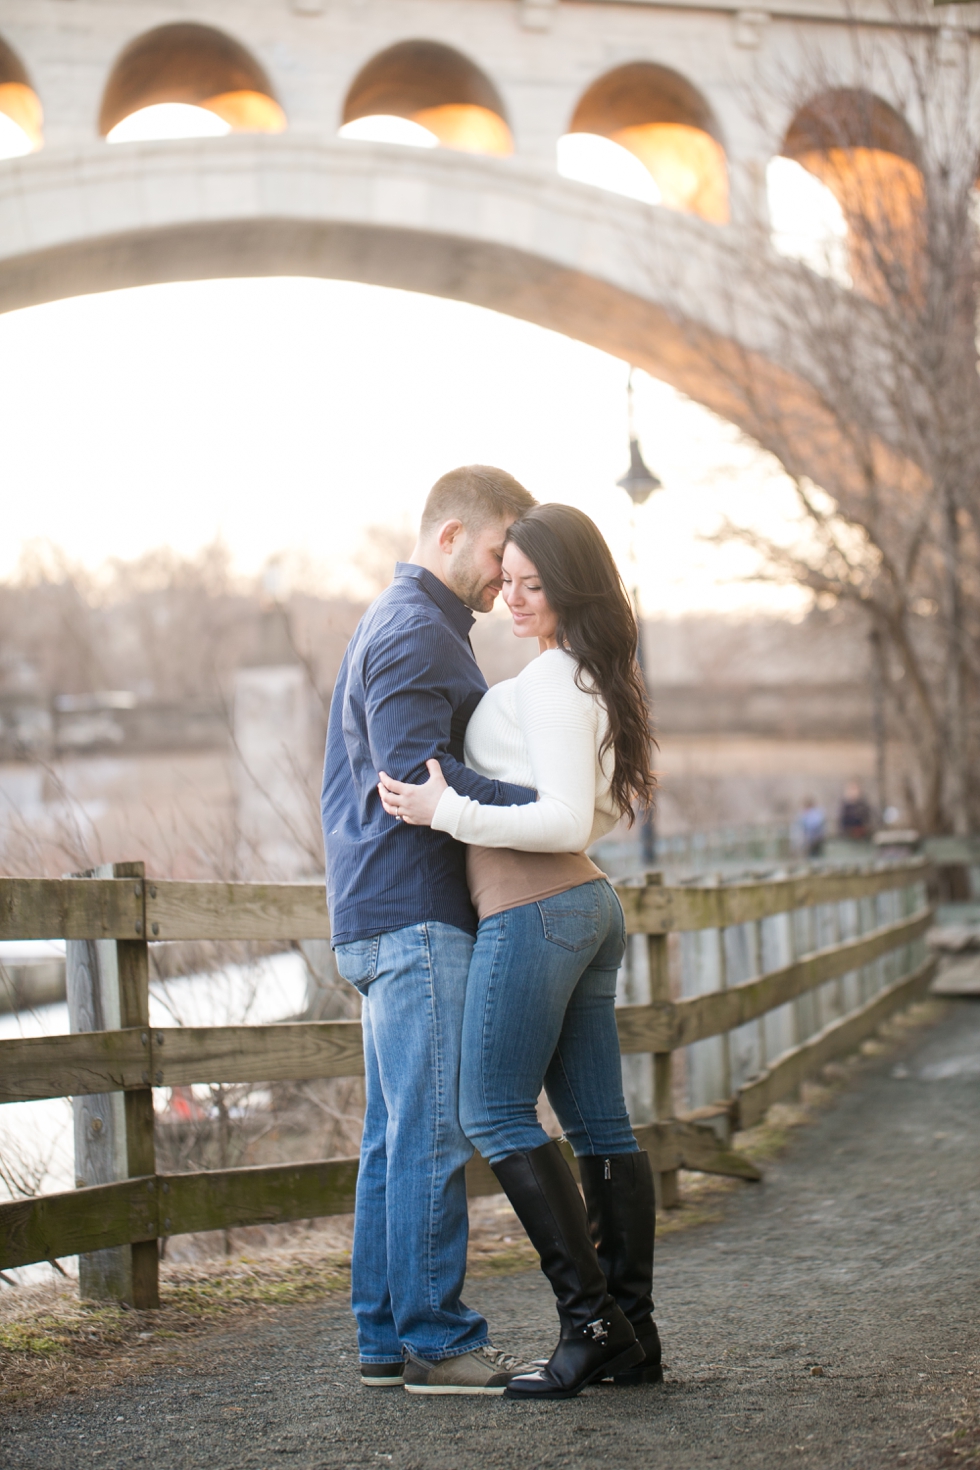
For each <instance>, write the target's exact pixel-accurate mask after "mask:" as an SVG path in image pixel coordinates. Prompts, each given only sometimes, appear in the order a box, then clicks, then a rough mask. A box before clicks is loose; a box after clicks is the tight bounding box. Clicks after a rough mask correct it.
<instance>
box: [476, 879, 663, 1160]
mask: <svg viewBox="0 0 980 1470" xmlns="http://www.w3.org/2000/svg"><path fill="white" fill-rule="evenodd" d="M625 948H626V926H625V923H624V920H623V911H622V909H621V907H620V904H619V899H618V898H617V897H616V895H615V893H614V892H613V890H612V888H611V887H610V885H609V884H608V883H607V882H606V880H605V879H604V878H599V879H596V880H595V881H594V882H592V883H582V884H580V885H579V886H578V887H577V888H570V889H568V890H567V891H566V892H565V893H558V894H556V895H555V896H554V897H553V898H545V899H541V900H540V901H539V902H537V903H528V904H522V905H521V906H520V907H519V908H513V909H505V910H504V912H503V913H501V914H493V915H492V916H491V917H490V918H488V919H484V920H482V921H481V923H480V928H479V932H478V934H477V938H476V945H475V947H474V949H473V957H472V959H471V961H470V974H469V980H468V982H467V986H466V1006H465V1009H464V1012H463V1054H462V1067H461V1072H460V1122H461V1123H462V1125H463V1130H464V1132H465V1133H466V1136H467V1138H469V1139H470V1140H471V1141H472V1143H473V1144H475V1146H476V1147H477V1148H478V1149H479V1151H480V1153H481V1154H482V1155H483V1156H484V1158H486V1159H489V1161H490V1163H491V1164H495V1163H497V1162H498V1161H499V1160H500V1159H505V1158H507V1156H508V1155H509V1154H514V1153H525V1152H528V1151H530V1150H531V1149H534V1148H538V1147H539V1146H540V1145H541V1144H543V1143H547V1142H548V1135H547V1133H545V1131H544V1129H543V1128H542V1127H541V1124H540V1123H539V1122H538V1116H537V1111H536V1106H535V1105H536V1103H537V1100H538V1096H539V1095H540V1092H541V1087H542V1084H543V1085H544V1087H545V1088H546V1090H547V1093H548V1100H549V1102H550V1103H551V1106H552V1107H553V1108H554V1110H555V1112H556V1114H557V1115H558V1121H559V1122H560V1123H561V1126H562V1128H563V1129H564V1132H565V1136H566V1138H567V1139H568V1140H569V1142H570V1143H571V1145H572V1148H573V1150H574V1152H575V1153H576V1155H578V1154H625V1153H634V1152H635V1151H636V1150H637V1147H638V1145H637V1142H636V1139H635V1138H634V1137H633V1131H632V1129H631V1127H630V1120H629V1114H628V1113H627V1111H626V1103H625V1101H624V1099H623V1074H622V1066H621V1063H620V1054H619V1037H618V1034H617V1031H616V1015H615V1004H616V973H617V971H618V969H619V966H620V963H621V962H622V958H623V953H624V951H625Z"/></svg>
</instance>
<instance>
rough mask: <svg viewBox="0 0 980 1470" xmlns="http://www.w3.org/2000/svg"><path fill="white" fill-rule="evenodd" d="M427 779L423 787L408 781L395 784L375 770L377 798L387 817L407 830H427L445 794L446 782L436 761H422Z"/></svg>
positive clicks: (381, 772) (389, 777) (388, 777)
mask: <svg viewBox="0 0 980 1470" xmlns="http://www.w3.org/2000/svg"><path fill="white" fill-rule="evenodd" d="M425 764H426V768H427V770H428V772H429V779H428V781H426V783H425V785H424V786H413V785H412V783H411V782H410V781H395V780H393V779H392V778H391V776H386V775H385V773H384V771H379V773H378V774H379V776H380V778H381V779H380V780H379V782H378V795H379V796H380V797H381V805H382V806H383V807H384V809H385V811H386V812H387V813H388V815H389V817H397V818H399V819H400V820H401V821H403V822H407V823H408V824H409V826H410V827H431V826H432V818H433V817H434V816H435V814H436V807H437V806H438V805H439V798H440V797H441V796H442V793H443V792H444V791H448V789H449V787H448V783H447V781H446V778H445V776H444V775H443V774H442V767H441V766H440V764H439V762H438V761H426V763H425Z"/></svg>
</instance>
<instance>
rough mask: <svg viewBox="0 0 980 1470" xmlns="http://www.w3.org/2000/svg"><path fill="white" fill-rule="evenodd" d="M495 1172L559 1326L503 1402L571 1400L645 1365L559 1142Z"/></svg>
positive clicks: (514, 1157) (514, 1158)
mask: <svg viewBox="0 0 980 1470" xmlns="http://www.w3.org/2000/svg"><path fill="white" fill-rule="evenodd" d="M493 1172H494V1173H495V1174H496V1176H497V1178H498V1179H499V1180H500V1183H501V1185H502V1186H503V1189H504V1193H505V1194H506V1195H507V1198H508V1199H509V1200H510V1202H511V1204H512V1205H513V1207H514V1210H515V1213H516V1214H517V1217H518V1219H519V1220H520V1222H521V1224H522V1225H523V1226H524V1229H525V1230H526V1231H527V1233H528V1236H529V1238H530V1240H531V1244H532V1245H533V1246H534V1248H535V1250H536V1251H537V1252H538V1255H539V1256H540V1257H541V1269H542V1271H543V1272H544V1274H545V1275H546V1276H547V1278H548V1280H549V1281H550V1282H551V1285H552V1289H553V1290H554V1293H555V1297H556V1299H557V1305H558V1319H559V1322H560V1323H561V1336H560V1337H559V1339H558V1346H557V1347H556V1348H555V1350H554V1352H553V1353H552V1355H551V1357H550V1358H549V1359H548V1362H547V1364H545V1366H544V1367H542V1368H539V1369H538V1370H537V1372H535V1373H522V1374H520V1375H518V1376H517V1377H516V1378H512V1379H511V1380H510V1383H509V1384H508V1385H507V1389H506V1391H505V1394H504V1397H505V1398H511V1399H514V1398H521V1399H526V1398H535V1399H570V1398H574V1396H575V1395H576V1394H577V1393H579V1392H580V1391H581V1389H583V1388H584V1387H585V1386H586V1384H588V1383H594V1382H596V1380H598V1379H600V1378H606V1377H608V1376H609V1375H610V1374H611V1373H618V1372H620V1371H622V1370H625V1369H628V1368H632V1367H634V1366H635V1365H637V1364H640V1363H642V1362H643V1349H642V1348H641V1347H640V1345H639V1343H638V1342H637V1340H636V1334H635V1333H634V1331H633V1329H632V1327H631V1326H630V1324H629V1322H628V1321H627V1319H626V1317H625V1316H624V1314H623V1312H622V1311H621V1310H620V1308H619V1307H618V1306H617V1305H616V1303H615V1302H614V1301H613V1299H612V1297H611V1296H610V1294H609V1292H608V1291H607V1289H606V1278H605V1277H604V1276H603V1274H602V1270H601V1269H600V1266H599V1262H598V1259H597V1257H596V1252H595V1247H594V1246H593V1244H592V1241H591V1239H590V1237H589V1224H588V1219H587V1217H586V1213H585V1209H584V1207H583V1205H582V1197H581V1195H580V1194H579V1192H578V1188H577V1187H576V1184H575V1180H574V1179H573V1177H572V1173H571V1170H570V1169H569V1167H568V1165H567V1164H566V1163H565V1160H564V1158H563V1157H562V1153H561V1150H560V1149H559V1147H558V1145H557V1144H556V1143H545V1144H542V1145H541V1147H540V1148H535V1149H532V1150H531V1151H530V1153H522V1154H510V1155H509V1156H508V1157H507V1158H506V1159H501V1161H500V1162H499V1163H498V1164H494V1165H493Z"/></svg>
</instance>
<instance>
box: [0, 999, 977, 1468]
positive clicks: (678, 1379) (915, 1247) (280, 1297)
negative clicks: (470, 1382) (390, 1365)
mask: <svg viewBox="0 0 980 1470" xmlns="http://www.w3.org/2000/svg"><path fill="white" fill-rule="evenodd" d="M900 1037H901V1032H900V1031H899V1032H896V1033H893V1037H892V1040H891V1042H890V1044H888V1045H881V1044H878V1045H877V1046H872V1047H870V1048H869V1051H870V1052H872V1053H875V1054H873V1055H871V1056H868V1057H866V1058H865V1060H864V1061H863V1062H861V1063H860V1064H859V1065H858V1066H857V1067H854V1068H852V1069H851V1070H850V1072H849V1074H848V1077H847V1080H846V1083H844V1084H843V1085H841V1087H840V1089H839V1090H838V1092H837V1093H836V1096H835V1097H834V1098H833V1099H832V1100H831V1101H830V1102H829V1104H828V1105H826V1106H823V1107H821V1108H819V1109H816V1110H813V1111H811V1115H810V1120H809V1123H808V1126H806V1127H802V1128H799V1129H796V1130H795V1131H794V1133H793V1137H792V1141H791V1143H790V1145H789V1147H788V1148H786V1149H785V1151H784V1152H783V1153H782V1154H781V1155H780V1156H779V1157H777V1158H776V1159H775V1160H774V1161H773V1162H772V1163H771V1164H770V1166H769V1168H768V1170H767V1174H766V1179H765V1182H764V1183H763V1184H762V1185H760V1186H754V1187H750V1186H742V1185H738V1186H734V1187H731V1186H729V1187H727V1188H723V1189H722V1190H720V1191H717V1192H715V1193H709V1194H708V1195H705V1196H702V1198H701V1200H700V1202H699V1201H697V1200H695V1203H694V1205H693V1206H692V1207H689V1209H690V1212H691V1214H690V1217H691V1218H694V1219H699V1220H700V1221H701V1223H700V1224H695V1226H694V1228H693V1229H688V1230H675V1231H673V1232H672V1233H667V1234H665V1236H664V1238H663V1240H662V1243H661V1245H660V1246H659V1248H658V1262H657V1278H658V1312H657V1315H658V1319H659V1321H660V1323H661V1330H662V1333H663V1336H664V1341H665V1345H666V1359H667V1363H668V1365H669V1367H668V1373H667V1381H666V1383H665V1385H664V1386H663V1387H662V1388H644V1389H629V1390H618V1389H612V1388H597V1389H592V1390H588V1391H587V1392H586V1393H585V1394H583V1395H582V1396H581V1398H579V1399H577V1400H574V1401H572V1402H570V1403H564V1404H542V1405H519V1404H511V1403H508V1402H505V1401H502V1400H497V1399H490V1400H483V1399H472V1398H470V1399H459V1398H453V1399H419V1398H416V1397H412V1396H409V1395H406V1394H404V1393H402V1392H401V1391H398V1390H394V1391H371V1390H365V1389H362V1388H361V1387H360V1386H359V1385H358V1382H357V1375H356V1365H357V1355H356V1345H355V1341H354V1334H353V1330H352V1324H351V1320H350V1316H349V1312H348V1309H347V1306H346V1303H345V1300H344V1290H343V1288H344V1282H345V1279H346V1270H345V1256H344V1253H343V1251H338V1252H337V1253H336V1254H335V1255H334V1256H333V1257H332V1258H330V1257H329V1256H328V1254H327V1253H325V1252H324V1251H323V1250H312V1251H311V1252H310V1254H309V1258H308V1259H306V1260H305V1263H304V1261H303V1260H302V1259H300V1257H301V1256H302V1252H300V1253H299V1255H297V1253H295V1252H294V1254H293V1256H292V1257H290V1261H289V1263H288V1264H287V1265H286V1266H284V1267H283V1268H282V1270H281V1271H280V1275H279V1278H278V1280H273V1277H272V1276H271V1275H270V1274H269V1273H268V1272H266V1273H265V1275H264V1276H263V1274H262V1272H261V1271H259V1270H258V1269H257V1268H253V1267H251V1266H250V1265H249V1263H248V1262H247V1261H245V1262H241V1261H236V1262H235V1263H233V1265H232V1267H231V1268H230V1269H229V1270H227V1271H226V1272H225V1273H224V1274H223V1275H221V1276H215V1275H214V1273H213V1271H212V1272H211V1275H210V1276H208V1274H207V1271H206V1270H205V1268H204V1267H199V1268H191V1267H188V1266H184V1267H176V1266H175V1267H172V1268H171V1273H172V1274H171V1276H170V1277H169V1278H168V1293H169V1305H168V1308H167V1311H166V1312H165V1313H161V1314H160V1316H159V1317H156V1318H155V1317H154V1316H153V1315H152V1314H142V1315H141V1316H140V1315H138V1314H119V1313H114V1312H112V1310H111V1309H95V1308H87V1309H84V1310H85V1312H87V1313H88V1314H90V1316H89V1320H90V1321H91V1323H92V1326H91V1332H92V1338H93V1344H94V1345H93V1349H92V1353H91V1356H90V1359H88V1360H86V1359H85V1357H84V1354H83V1353H81V1350H80V1349H79V1348H78V1346H77V1342H76V1348H75V1350H74V1351H73V1352H67V1351H65V1352H57V1351H49V1352H48V1354H47V1356H45V1349H44V1346H43V1343H42V1342H41V1341H40V1340H39V1341H37V1342H35V1343H34V1344H33V1345H32V1344H31V1343H30V1342H27V1341H25V1342H23V1343H21V1344H20V1348H19V1350H18V1349H17V1344H16V1343H15V1342H14V1341H13V1339H12V1338H11V1337H10V1335H9V1330H10V1326H11V1325H12V1322H13V1319H10V1321H9V1323H8V1336H7V1338H6V1340H7V1342H8V1345H9V1346H10V1347H11V1348H13V1349H14V1351H12V1352H9V1353H8V1355H7V1356H8V1366H9V1365H10V1363H11V1361H12V1360H13V1359H15V1358H22V1359H24V1358H32V1359H34V1360H36V1361H37V1362H47V1363H48V1364H49V1368H48V1369H47V1370H46V1371H47V1374H48V1376H47V1378H46V1382H45V1385H44V1391H43V1392H40V1391H38V1389H37V1383H36V1381H35V1382H34V1388H33V1389H32V1390H31V1391H30V1392H26V1391H20V1392H18V1391H17V1390H16V1384H15V1385H14V1392H13V1395H12V1397H11V1398H10V1399H8V1408H7V1411H6V1413H5V1415H4V1418H3V1422H2V1425H0V1463H2V1464H3V1466H4V1467H5V1470H62V1467H64V1470H69V1467H71V1470H90V1467H92V1470H94V1467H96V1466H98V1467H100V1470H130V1467H136V1466H150V1467H154V1470H155V1467H160V1470H199V1467H200V1470H239V1467H240V1470H246V1467H248V1470H253V1467H257V1470H258V1467H272V1466H275V1465H279V1464H282V1463H283V1460H284V1457H285V1458H286V1459H287V1461H288V1462H289V1463H293V1464H296V1465H297V1466H301V1467H309V1470H313V1467H323V1470H347V1467H351V1470H354V1467H357V1470H361V1467H367V1466H377V1465H391V1466H394V1467H398V1470H444V1467H445V1470H505V1467H506V1470H511V1467H517V1470H525V1467H527V1470H531V1467H534V1470H537V1467H539V1466H541V1467H546V1466H547V1467H550V1466H556V1467H557V1466H582V1467H585V1466H592V1465H595V1464H597V1463H598V1464H604V1465H605V1464H608V1465H610V1466H615V1467H620V1466H622V1467H624V1470H633V1467H636V1470H639V1467H640V1466H642V1467H644V1470H657V1467H661V1466H662V1467H663V1470H701V1467H709V1466H714V1465H719V1466H723V1467H726V1470H727V1467H732V1470H743V1467H744V1470H750V1467H751V1470H771V1467H782V1466H784V1465H785V1466H788V1465H794V1466H796V1465H801V1466H804V1467H805V1466H812V1467H814V1470H898V1467H901V1466H915V1467H923V1470H933V1467H936V1470H938V1467H948V1466H957V1465H963V1466H966V1465H980V1413H978V1401H980V1271H978V1253H977V1240H978V1234H980V1146H978V1139H980V1004H977V1003H976V1002H969V1001H967V1002H959V1003H956V1004H953V1005H950V1006H948V1007H947V1008H945V1010H944V1011H943V1012H942V1014H941V1017H940V1019H939V1020H938V1021H935V1022H934V1024H932V1025H930V1026H928V1027H920V1028H919V1029H908V1030H907V1031H906V1032H905V1033H904V1040H903V1039H899V1038H900ZM487 1208H488V1210H492V1211H498V1213H496V1214H494V1213H492V1212H491V1213H488V1214H487V1218H486V1220H485V1221H484V1222H483V1225H482V1227H481V1228H482V1231H483V1235H484V1236H485V1237H486V1243H485V1249H483V1252H482V1256H481V1258H480V1260H475V1261H474V1265H475V1266H476V1267H477V1270H476V1271H475V1272H474V1275H473V1279H472V1280H471V1281H470V1282H469V1285H468V1291H467V1296H468V1299H469V1300H471V1302H472V1303H473V1305H475V1306H478V1307H480V1308H481V1309H482V1310H483V1311H485V1312H486V1314H487V1316H488V1318H489V1320H490V1323H491V1327H492V1329H493V1332H494V1336H495V1340H496V1342H497V1343H498V1345H499V1346H503V1347H506V1348H508V1349H510V1350H512V1351H519V1352H521V1353H522V1354H524V1355H527V1356H532V1355H537V1354H539V1353H541V1352H542V1351H546V1350H547V1349H548V1347H549V1345H550V1342H551V1339H552V1338H553V1335H554V1310H553V1306H552V1302H551V1299H550V1292H549V1289H548V1287H547V1285H546V1283H545V1282H544V1280H543V1278H542V1277H541V1276H540V1274H539V1273H538V1272H537V1271H534V1270H528V1269H527V1268H526V1261H527V1247H526V1244H525V1243H523V1242H522V1241H520V1240H519V1239H518V1238H517V1237H516V1236H508V1237H507V1238H505V1232H507V1231H509V1229H510V1228H511V1227H510V1226H509V1225H508V1221H507V1216H506V1213H500V1212H499V1205H498V1203H497V1202H492V1205H491V1204H490V1203H489V1202H488V1207H487ZM682 1213H683V1212H682ZM479 1233H480V1232H479V1231H478V1232H477V1234H479ZM311 1245H312V1242H311ZM477 1254H478V1255H479V1254H480V1253H479V1252H478V1253H477ZM522 1267H523V1269H522ZM181 1273H183V1275H181ZM195 1273H196V1275H195ZM208 1282H210V1286H208V1284H207V1283H208ZM208 1292H210V1293H211V1296H212V1297H213V1299H214V1310H213V1312H212V1314H211V1316H210V1317H208V1316H207V1313H205V1314H204V1316H203V1317H202V1314H201V1302H202V1300H203V1299H204V1298H206V1297H207V1294H208ZM10 1295H13V1294H12V1293H11V1294H10ZM62 1295H63V1296H64V1295H65V1294H64V1293H63V1294H62ZM65 1310H66V1311H67V1308H66V1309H65ZM73 1310H74V1312H75V1317H74V1318H73V1319H72V1320H73V1323H74V1325H73V1327H72V1333H73V1334H75V1337H76V1338H77V1337H78V1334H79V1328H78V1321H79V1320H80V1316H79V1313H80V1309H78V1308H77V1307H76V1308H73ZM106 1313H108V1317H106V1316H105V1314H106ZM181 1314H183V1315H181ZM124 1315H125V1317H126V1318H127V1320H125V1321H123V1320H121V1319H122V1317H123V1316H124ZM205 1318H206V1319H207V1320H205ZM29 1319H30V1314H28V1317H27V1318H25V1317H24V1315H23V1314H21V1315H20V1318H19V1320H20V1322H21V1324H22V1330H23V1331H25V1332H26V1331H28V1330H29ZM45 1321H47V1323H48V1325H47V1326H46V1327H45V1326H44V1322H45ZM33 1330H34V1331H36V1332H39V1333H42V1332H44V1331H47V1332H48V1333H49V1335H50V1336H51V1337H52V1338H56V1337H57V1336H58V1327H57V1313H56V1312H54V1311H53V1310H51V1311H49V1313H48V1316H47V1318H44V1317H43V1314H42V1315H41V1316H38V1315H37V1314H35V1316H34V1328H33ZM113 1333H115V1334H116V1338H115V1342H114V1343H113V1342H112V1341H110V1339H111V1337H112V1334H113ZM25 1382H26V1380H25ZM22 1387H23V1385H22Z"/></svg>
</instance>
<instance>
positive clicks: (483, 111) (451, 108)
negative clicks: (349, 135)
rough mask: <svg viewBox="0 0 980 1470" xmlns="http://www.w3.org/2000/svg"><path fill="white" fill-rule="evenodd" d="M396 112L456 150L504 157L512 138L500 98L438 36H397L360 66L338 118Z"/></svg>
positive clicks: (474, 67)
mask: <svg viewBox="0 0 980 1470" xmlns="http://www.w3.org/2000/svg"><path fill="white" fill-rule="evenodd" d="M378 116H382V117H400V118H405V119H406V120H407V121H409V122H413V123H417V124H418V125H419V126H420V127H423V128H426V129H428V131H429V132H430V133H432V134H434V135H435V137H436V138H437V139H438V141H439V143H440V145H441V146H442V147H444V148H452V149H455V150H456V151H457V152H461V153H484V154H496V155H498V156H506V155H507V154H510V153H513V151H514V143H513V138H512V136H511V131H510V125H509V123H508V121H507V114H506V111H505V108H504V104H503V100H502V99H501V96H500V93H499V92H498V91H497V89H496V87H495V86H494V84H493V82H492V81H491V80H490V78H489V77H488V76H487V75H486V73H485V72H484V71H482V70H481V69H480V67H478V66H477V65H476V63H475V62H473V61H470V59H469V58H468V57H466V56H464V55H463V53H462V52H461V51H457V50H455V49H454V48H453V47H452V46H445V45H443V44H442V42H441V41H426V40H411V41H399V42H398V43H397V44H396V45H394V46H389V47H388V48H387V50H385V51H381V52H379V54H378V55H377V56H374V57H372V58H371V60H370V61H369V62H367V64H366V65H365V66H363V67H362V68H361V70H360V71H359V72H358V74H357V76H356V77H355V78H354V80H353V82H352V83H351V86H350V89H349V91H348V93H347V97H346V99H345V101H344V109H343V116H342V123H343V124H344V125H346V124H348V123H353V122H358V121H360V120H361V119H362V118H367V117H378Z"/></svg>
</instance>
